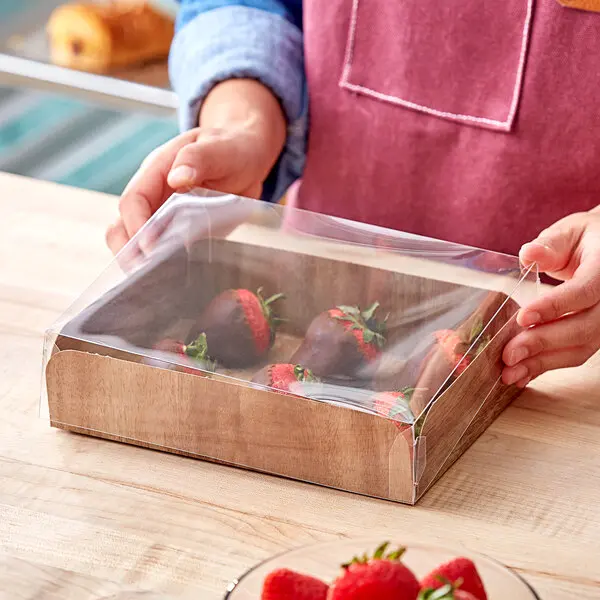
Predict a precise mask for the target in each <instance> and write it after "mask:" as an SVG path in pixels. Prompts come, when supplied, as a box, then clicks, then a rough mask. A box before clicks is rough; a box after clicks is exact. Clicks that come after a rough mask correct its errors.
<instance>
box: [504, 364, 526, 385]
mask: <svg viewBox="0 0 600 600" xmlns="http://www.w3.org/2000/svg"><path fill="white" fill-rule="evenodd" d="M528 375H529V370H528V369H527V367H526V366H525V365H519V366H518V367H514V368H512V369H510V370H509V372H508V375H507V376H506V377H505V378H504V383H505V384H506V385H512V384H513V383H517V381H521V379H525V378H526V377H527V376H528Z"/></svg>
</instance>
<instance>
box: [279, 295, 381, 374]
mask: <svg viewBox="0 0 600 600" xmlns="http://www.w3.org/2000/svg"><path fill="white" fill-rule="evenodd" d="M378 307H379V303H378V302H375V303H374V304H372V305H371V306H370V307H369V308H367V309H366V310H361V309H360V307H358V306H338V307H336V308H332V309H330V310H327V311H325V312H323V313H321V314H320V315H318V316H317V317H315V319H313V321H312V322H311V324H310V326H309V327H308V330H307V332H306V336H305V337H304V341H303V342H302V345H301V346H300V348H298V350H297V351H296V353H295V354H294V356H293V357H292V359H291V362H293V363H298V364H301V365H304V366H305V367H306V368H308V369H310V370H311V371H312V372H313V373H314V374H315V375H316V376H317V377H339V376H350V377H352V376H355V375H356V372H357V370H358V369H359V368H360V367H362V366H363V365H365V364H367V363H369V362H372V361H374V360H375V359H377V358H378V357H379V356H380V354H381V350H382V348H383V346H384V344H385V336H384V331H385V320H383V321H379V320H377V319H376V318H375V312H376V311H377V308H378Z"/></svg>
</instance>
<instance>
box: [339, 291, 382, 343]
mask: <svg viewBox="0 0 600 600" xmlns="http://www.w3.org/2000/svg"><path fill="white" fill-rule="evenodd" d="M336 308H337V309H338V310H339V311H341V312H342V314H341V315H337V316H336V317H335V318H336V319H338V320H339V321H344V322H346V323H350V329H353V330H355V331H361V332H362V335H363V339H364V341H365V342H366V343H367V344H371V343H374V344H375V345H376V346H377V347H378V348H379V349H381V348H383V346H384V344H385V336H384V333H385V320H384V321H378V320H377V319H376V318H375V311H376V310H377V309H378V308H379V302H373V304H371V306H369V308H367V309H366V310H364V311H361V310H360V307H359V306H345V305H340V306H337V307H336ZM386 319H387V317H386Z"/></svg>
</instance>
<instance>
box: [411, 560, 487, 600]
mask: <svg viewBox="0 0 600 600" xmlns="http://www.w3.org/2000/svg"><path fill="white" fill-rule="evenodd" d="M449 583H450V584H453V585H454V586H455V587H457V588H458V589H460V590H461V592H468V593H469V594H472V595H473V596H474V597H475V598H476V599H477V600H487V594H486V592H485V588H484V586H483V581H481V577H480V576H479V572H478V571H477V567H476V566H475V563H474V562H473V561H472V560H471V559H469V558H465V557H459V558H455V559H453V560H450V561H448V562H446V563H444V564H443V565H440V566H439V567H437V568H436V569H434V570H433V571H431V573H429V574H428V575H426V576H425V577H424V578H423V579H422V580H421V589H424V590H427V589H434V590H437V589H439V588H442V587H444V586H447V585H448V584H449ZM450 597H452V596H450Z"/></svg>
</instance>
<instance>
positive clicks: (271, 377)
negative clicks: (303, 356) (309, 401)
mask: <svg viewBox="0 0 600 600" xmlns="http://www.w3.org/2000/svg"><path fill="white" fill-rule="evenodd" d="M252 381H253V383H260V384H261V385H266V386H268V387H271V388H274V389H276V390H280V391H282V392H292V393H297V390H295V389H294V388H295V386H296V384H297V383H304V382H307V383H314V382H317V381H318V380H317V378H316V377H315V376H314V375H313V374H312V371H310V370H309V369H305V368H304V367H302V366H300V365H292V364H276V365H267V366H266V367H265V368H264V369H261V370H260V371H259V372H258V373H257V374H256V375H255V376H254V377H253V378H252Z"/></svg>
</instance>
